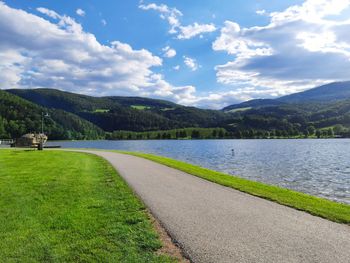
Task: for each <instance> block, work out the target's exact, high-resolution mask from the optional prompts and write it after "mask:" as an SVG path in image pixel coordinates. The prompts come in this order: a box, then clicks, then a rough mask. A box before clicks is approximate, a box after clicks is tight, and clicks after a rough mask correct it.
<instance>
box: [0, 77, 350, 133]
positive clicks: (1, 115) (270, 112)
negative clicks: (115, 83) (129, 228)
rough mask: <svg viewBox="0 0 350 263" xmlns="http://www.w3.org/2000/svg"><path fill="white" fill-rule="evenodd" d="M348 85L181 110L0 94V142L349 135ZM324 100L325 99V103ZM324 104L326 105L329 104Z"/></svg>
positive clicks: (134, 100)
mask: <svg viewBox="0 0 350 263" xmlns="http://www.w3.org/2000/svg"><path fill="white" fill-rule="evenodd" d="M349 90H350V82H345V83H344V85H340V84H339V83H333V84H329V85H325V86H321V87H318V88H315V89H312V90H309V91H306V92H302V93H297V94H293V95H289V96H286V97H282V98H278V99H275V100H272V99H268V100H267V99H261V100H252V101H247V102H243V103H241V104H236V105H231V106H228V107H225V108H223V109H222V110H205V109H199V108H195V107H186V106H182V105H178V104H175V103H173V102H169V101H164V100H156V99H148V98H140V97H117V96H116V97H111V96H110V97H92V96H86V95H80V94H74V93H69V92H63V91H59V90H54V89H34V90H7V91H0V138H16V137H18V136H21V135H22V134H24V133H27V132H38V131H40V126H41V116H42V113H46V112H47V113H49V116H50V117H49V118H45V119H44V121H45V132H46V133H47V134H48V135H49V138H50V139H99V138H107V139H116V140H121V139H221V138H305V137H312V138H329V137H350V91H349ZM327 94H328V97H327ZM327 98H329V100H327Z"/></svg>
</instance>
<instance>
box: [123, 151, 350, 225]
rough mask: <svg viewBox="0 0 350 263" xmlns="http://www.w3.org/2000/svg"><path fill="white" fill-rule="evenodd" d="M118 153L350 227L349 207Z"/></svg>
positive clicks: (200, 169) (174, 163)
mask: <svg viewBox="0 0 350 263" xmlns="http://www.w3.org/2000/svg"><path fill="white" fill-rule="evenodd" d="M117 152H119V153H125V154H130V155H134V156H138V157H141V158H145V159H148V160H151V161H154V162H157V163H160V164H163V165H166V166H169V167H172V168H175V169H178V170H181V171H184V172H186V173H189V174H192V175H195V176H198V177H200V178H203V179H205V180H208V181H211V182H214V183H217V184H220V185H223V186H227V187H231V188H234V189H237V190H239V191H242V192H245V193H248V194H251V195H255V196H258V197H262V198H265V199H268V200H271V201H274V202H277V203H279V204H282V205H286V206H289V207H292V208H295V209H298V210H301V211H305V212H308V213H310V214H312V215H315V216H319V217H322V218H325V219H328V220H331V221H334V222H338V223H345V224H350V205H347V204H342V203H337V202H333V201H330V200H327V199H323V198H319V197H315V196H311V195H308V194H304V193H300V192H296V191H292V190H289V189H286V188H281V187H277V186H272V185H267V184H264V183H259V182H254V181H250V180H247V179H243V178H240V177H236V176H232V175H228V174H224V173H220V172H217V171H212V170H209V169H206V168H203V167H199V166H196V165H192V164H188V163H185V162H181V161H178V160H174V159H170V158H167V157H162V156H156V155H152V154H145V153H136V152H124V151H117Z"/></svg>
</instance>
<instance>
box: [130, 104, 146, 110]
mask: <svg viewBox="0 0 350 263" xmlns="http://www.w3.org/2000/svg"><path fill="white" fill-rule="evenodd" d="M130 107H131V108H133V109H135V110H149V109H150V108H151V107H148V106H144V105H131V106H130Z"/></svg>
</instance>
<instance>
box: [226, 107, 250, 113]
mask: <svg viewBox="0 0 350 263" xmlns="http://www.w3.org/2000/svg"><path fill="white" fill-rule="evenodd" d="M250 109H252V107H246V108H238V109H232V110H229V111H227V112H231V113H235V112H241V111H247V110H250Z"/></svg>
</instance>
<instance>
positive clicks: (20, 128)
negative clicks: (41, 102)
mask: <svg viewBox="0 0 350 263" xmlns="http://www.w3.org/2000/svg"><path fill="white" fill-rule="evenodd" d="M43 113H44V114H45V115H46V113H47V114H48V116H47V117H44V132H45V133H47V134H48V136H49V138H50V139H67V140H70V139H98V138H103V137H104V132H103V131H102V130H101V129H100V128H98V127H97V126H95V125H93V124H92V123H90V122H88V121H86V120H84V119H81V118H79V117H78V116H76V115H74V114H71V113H68V112H65V111H63V110H59V109H48V108H44V107H41V106H38V105H36V104H33V103H31V102H29V101H26V100H24V99H22V98H19V97H17V96H14V95H12V94H10V93H8V92H5V91H1V90H0V138H3V139H4V138H5V139H6V138H17V137H20V136H21V135H23V134H25V133H29V132H40V131H41V119H42V114H43Z"/></svg>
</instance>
